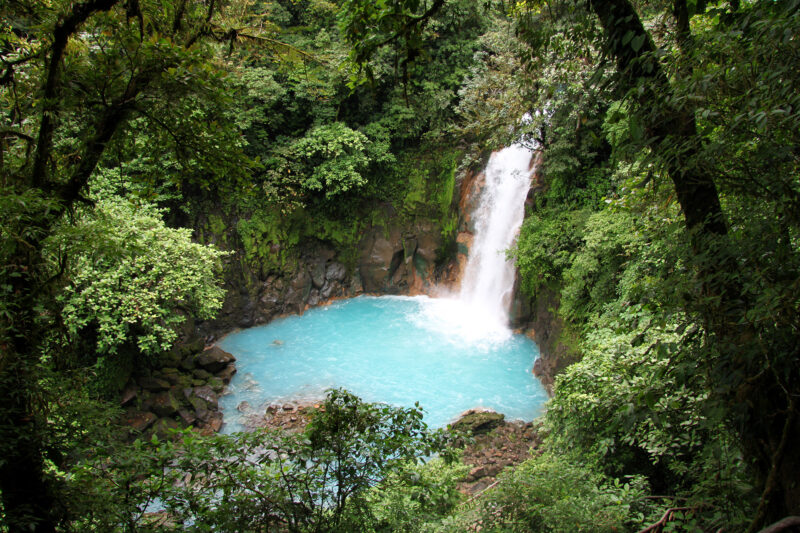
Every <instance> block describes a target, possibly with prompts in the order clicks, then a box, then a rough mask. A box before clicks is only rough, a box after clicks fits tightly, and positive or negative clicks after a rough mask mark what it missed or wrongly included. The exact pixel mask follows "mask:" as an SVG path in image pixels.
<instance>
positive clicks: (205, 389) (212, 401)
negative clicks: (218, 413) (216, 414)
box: [192, 385, 219, 409]
mask: <svg viewBox="0 0 800 533" xmlns="http://www.w3.org/2000/svg"><path fill="white" fill-rule="evenodd" d="M192 394H193V395H194V396H197V397H198V398H200V399H202V400H205V401H206V402H207V403H208V405H210V406H212V408H213V409H216V408H217V400H218V399H219V398H218V396H217V394H216V393H215V392H214V391H213V390H212V389H211V387H209V386H208V385H203V386H202V387H195V388H194V391H192Z"/></svg>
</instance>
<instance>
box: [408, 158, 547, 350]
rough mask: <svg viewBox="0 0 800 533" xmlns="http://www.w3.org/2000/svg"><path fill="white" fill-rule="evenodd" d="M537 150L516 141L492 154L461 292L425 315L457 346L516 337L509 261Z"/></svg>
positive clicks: (475, 215) (425, 324)
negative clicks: (512, 326)
mask: <svg viewBox="0 0 800 533" xmlns="http://www.w3.org/2000/svg"><path fill="white" fill-rule="evenodd" d="M532 156H533V153H532V152H531V151H530V150H529V149H527V148H525V147H523V146H521V145H513V146H510V147H508V148H504V149H502V150H500V151H498V152H495V153H493V154H492V156H491V158H490V159H489V163H488V164H487V166H486V170H485V176H486V183H485V185H484V187H483V190H482V191H481V197H480V201H479V206H478V208H477V209H476V211H475V212H474V213H473V214H472V217H473V219H474V220H475V221H476V223H475V238H474V239H473V243H472V246H471V247H470V251H469V258H468V259H467V265H466V267H465V272H464V276H463V278H462V282H461V292H460V294H458V295H455V296H454V297H450V298H437V299H434V300H432V301H431V302H430V304H429V305H427V306H426V307H425V308H424V310H423V312H422V313H421V315H420V317H419V323H420V326H422V327H425V328H428V329H431V330H434V331H437V332H439V333H442V334H445V335H448V336H449V337H450V338H451V339H452V341H453V343H454V344H459V343H464V342H466V343H470V344H478V345H483V346H484V347H485V348H487V349H488V347H489V346H491V345H493V344H496V343H498V342H504V341H506V340H508V339H510V338H511V335H512V332H511V330H510V329H509V327H508V309H509V306H510V304H511V296H512V291H513V289H514V274H515V269H514V264H513V262H512V261H507V260H506V250H508V249H509V248H510V247H511V246H512V245H513V244H514V240H515V239H516V236H517V232H518V231H519V227H520V225H521V224H522V219H523V218H524V215H525V198H526V197H527V194H528V188H529V187H530V181H531V175H532V174H533V172H532V169H531V168H530V164H531V157H532Z"/></svg>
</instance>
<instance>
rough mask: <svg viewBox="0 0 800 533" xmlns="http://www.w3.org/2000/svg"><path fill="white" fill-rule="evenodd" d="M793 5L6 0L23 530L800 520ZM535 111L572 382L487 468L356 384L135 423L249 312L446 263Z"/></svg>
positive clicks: (361, 289)
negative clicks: (284, 416) (136, 391)
mask: <svg viewBox="0 0 800 533" xmlns="http://www.w3.org/2000/svg"><path fill="white" fill-rule="evenodd" d="M798 7H800V2H798V1H797V0H780V1H766V0H751V1H744V0H741V1H740V0H731V1H721V2H705V1H702V0H696V1H689V0H674V1H672V2H662V1H655V0H653V1H651V0H641V1H640V0H608V1H600V0H579V1H573V0H553V1H525V0H523V1H520V2H507V1H504V0H486V1H477V0H380V1H373V0H333V1H327V0H275V1H269V0H81V1H77V2H75V1H66V0H44V1H43V0H6V1H5V2H3V3H2V4H0V102H2V104H1V105H2V108H0V148H1V149H0V233H1V235H2V240H0V295H1V297H0V531H3V532H5V531H7V532H9V533H16V532H22V531H37V532H52V531H168V530H192V531H194V530H196V531H273V530H274V531H454V532H455V531H478V530H480V531H639V530H642V529H644V530H646V531H751V532H754V531H760V530H762V528H765V527H767V526H769V525H770V524H773V523H776V522H778V521H780V520H782V519H785V521H784V522H782V523H781V524H782V525H779V526H777V529H773V530H772V531H777V530H784V531H789V530H791V529H789V528H791V527H798V524H800V518H797V516H798V515H800V446H798V442H800V419H799V418H798V415H799V414H800V413H798V402H799V401H800V354H799V353H798V350H800V342H798V339H799V338H800V318H799V317H800V250H799V249H798V246H800V218H798V217H800V168H798V165H799V164H800V153H799V152H798V146H800V143H799V141H800V138H798V136H799V135H800V118H798V111H800V92H798V90H797V88H798V87H800V43H799V42H798V35H800V9H798ZM523 116H527V119H526V120H522V117H523ZM518 139H524V140H525V142H526V143H528V144H529V145H530V146H531V147H535V148H536V149H537V150H539V151H540V160H541V162H540V164H539V166H538V168H537V171H536V175H535V178H534V183H533V185H532V188H531V192H530V194H529V196H528V202H527V215H526V220H525V222H524V224H523V227H522V229H521V232H520V236H519V239H518V244H517V246H516V247H515V248H514V249H512V250H509V252H508V253H509V255H510V256H512V257H513V258H514V259H515V261H516V263H517V265H518V269H519V288H518V295H517V298H516V301H515V303H514V306H513V319H514V325H515V326H519V327H521V328H527V329H528V330H529V331H531V334H532V335H535V336H536V338H537V341H538V342H540V345H541V346H542V348H543V351H544V352H546V353H545V357H544V358H543V360H542V362H541V363H540V364H539V365H538V369H537V371H541V372H544V373H545V377H546V379H548V380H552V379H553V377H554V382H553V383H552V391H553V397H552V399H551V401H550V402H549V403H548V405H547V410H546V414H545V415H544V416H543V417H542V419H541V420H540V421H538V422H537V426H538V430H537V431H538V438H539V439H540V440H541V443H540V444H539V446H538V447H537V450H536V452H535V453H533V454H531V456H530V458H529V459H527V460H526V461H525V462H523V463H522V464H520V465H518V466H516V467H513V468H507V469H506V470H505V471H504V472H503V473H502V474H501V475H500V477H499V478H498V481H497V483H496V484H495V485H494V486H493V487H492V488H490V489H489V490H487V491H485V492H483V493H481V494H480V495H479V496H477V497H475V498H470V499H467V498H466V497H464V496H463V495H461V494H460V493H459V492H458V490H457V488H456V487H457V484H458V482H459V480H460V479H463V477H464V476H465V474H466V472H468V471H469V468H468V467H464V466H463V465H462V463H461V462H460V461H459V455H460V453H461V452H460V451H459V445H460V444H463V442H462V437H460V436H457V435H453V434H449V433H447V432H444V431H431V430H429V429H428V428H426V427H425V425H424V423H423V421H422V418H421V417H422V415H421V411H420V409H419V408H393V407H387V406H383V405H372V404H368V403H364V402H362V401H361V400H360V399H358V398H356V397H354V396H352V395H351V394H349V393H348V392H346V391H341V390H338V391H332V392H331V393H330V395H329V396H328V398H327V399H326V401H325V402H324V404H323V405H322V408H321V409H319V410H318V411H317V412H316V413H315V414H314V415H313V416H312V418H311V422H310V424H309V425H308V427H307V428H306V429H305V431H304V432H301V433H294V434H284V433H280V432H273V431H267V430H259V431H255V432H253V433H249V434H247V435H242V436H238V437H232V436H228V435H216V434H214V431H213V429H214V428H213V423H212V419H213V417H211V418H210V419H208V420H206V421H205V422H206V423H207V424H208V425H207V427H205V428H203V429H209V428H211V430H207V431H202V432H198V431H195V430H194V429H196V427H197V426H198V423H194V424H193V423H192V422H191V421H187V419H186V418H184V420H183V422H181V420H180V419H179V418H177V417H176V420H175V421H174V424H171V425H170V424H168V426H169V427H160V428H159V429H158V431H156V427H155V426H150V425H149V424H150V423H151V422H152V421H149V422H148V425H146V426H143V429H144V430H146V431H143V432H142V433H141V434H139V433H136V431H135V430H132V429H131V424H125V423H123V421H124V420H125V415H124V413H123V411H122V408H121V406H120V398H121V394H122V395H123V396H124V391H125V389H126V385H127V384H129V383H131V380H132V379H138V380H139V383H141V382H142V381H141V380H142V379H150V380H151V381H152V382H154V383H155V385H154V390H159V389H158V387H161V381H159V380H161V379H162V377H163V376H164V375H162V374H160V375H159V376H161V377H156V376H155V374H151V370H154V369H162V368H164V367H180V366H181V365H188V366H187V368H189V369H190V370H191V369H195V377H196V376H197V375H198V374H197V372H196V370H197V369H196V368H195V366H194V365H195V364H196V363H197V364H198V365H200V366H203V365H205V363H202V364H201V363H199V362H197V359H192V356H193V354H194V353H195V352H197V351H198V350H200V349H202V347H203V345H204V344H206V343H209V342H213V340H214V339H215V338H217V337H218V336H219V335H221V334H224V333H226V332H228V331H230V330H232V329H233V328H236V327H248V326H251V325H255V324H260V323H264V322H267V321H269V320H271V319H272V318H274V317H277V316H280V315H283V314H287V313H296V312H302V311H303V310H304V309H306V308H308V307H309V306H314V305H316V304H319V303H321V302H324V301H325V300H328V299H330V298H336V297H346V296H352V295H357V294H362V293H380V294H384V293H411V292H416V293H420V292H425V291H426V290H428V289H430V288H431V287H433V286H435V285H436V284H440V283H441V284H446V283H452V282H453V280H454V279H455V276H456V272H457V270H458V265H459V260H460V258H463V255H464V254H465V253H466V252H467V248H468V240H467V239H465V238H464V236H465V235H468V234H469V232H470V225H471V221H470V220H469V204H470V198H469V196H468V194H467V192H468V189H469V187H470V186H471V184H473V183H474V182H476V181H479V175H478V174H479V172H480V169H481V168H482V166H483V165H484V163H485V162H486V160H487V158H488V155H489V154H490V153H491V151H492V150H495V149H497V148H500V147H502V146H504V145H508V144H510V143H512V142H515V141H516V140H518ZM187 357H188V358H189V360H190V361H189V362H188V363H186V361H187ZM213 364H215V363H213V362H211V363H208V366H207V367H206V366H204V368H210V369H213V372H211V373H209V372H206V374H208V376H207V377H205V378H204V379H206V380H208V383H209V384H211V385H213V384H214V383H213V380H214V379H219V378H216V377H214V376H211V374H212V373H214V372H219V371H220V368H222V367H219V368H216V367H213V366H212V365H213ZM225 364H228V362H227V361H226V362H225ZM226 368H227V367H226ZM231 368H232V367H231ZM203 372H205V371H203ZM229 377H230V376H228V378H229ZM174 379H175V380H176V382H175V383H182V382H181V379H183V378H180V377H176V378H174ZM173 385H174V383H173ZM200 385H203V383H193V382H191V380H190V381H189V382H188V383H187V386H188V387H192V386H194V387H195V389H194V390H195V391H197V389H198V388H200V389H202V388H203V387H202V386H200ZM221 385H222V384H221V383H220V386H221ZM169 386H170V384H167V385H165V386H164V388H167V387H169ZM206 388H208V387H206ZM204 390H205V389H204ZM209 390H210V389H209ZM196 396H197V394H195V396H194V397H190V396H189V395H187V401H194V399H196ZM201 399H202V398H201ZM123 401H124V402H130V401H132V400H131V398H130V397H129V398H127V399H124V400H123ZM203 401H205V400H203ZM214 401H215V400H214ZM201 403H202V402H201ZM203 406H204V407H203V408H204V409H205V407H207V404H205V403H203ZM424 407H425V406H424V405H423V406H421V408H424ZM192 420H194V419H192ZM162 426H163V423H162ZM218 427H219V426H218V425H217V426H216V429H218ZM434 454H435V455H436V456H437V457H436V459H434V460H429V461H427V462H424V461H422V458H425V457H428V458H429V457H431V456H432V455H434ZM154 511H155V512H154Z"/></svg>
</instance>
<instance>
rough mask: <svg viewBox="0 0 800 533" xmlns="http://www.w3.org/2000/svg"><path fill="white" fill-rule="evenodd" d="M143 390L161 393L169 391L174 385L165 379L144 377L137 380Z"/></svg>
mask: <svg viewBox="0 0 800 533" xmlns="http://www.w3.org/2000/svg"><path fill="white" fill-rule="evenodd" d="M136 382H137V383H138V384H139V386H140V387H141V388H143V389H144V390H148V391H151V392H161V391H165V390H169V388H170V387H171V386H172V384H171V383H170V382H169V381H167V380H166V379H164V378H160V377H151V376H147V377H142V378H139V379H138V380H136Z"/></svg>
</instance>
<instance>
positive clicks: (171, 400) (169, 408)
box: [150, 391, 181, 417]
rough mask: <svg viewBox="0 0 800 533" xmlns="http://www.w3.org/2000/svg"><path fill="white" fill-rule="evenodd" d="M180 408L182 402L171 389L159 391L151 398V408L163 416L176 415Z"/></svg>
mask: <svg viewBox="0 0 800 533" xmlns="http://www.w3.org/2000/svg"><path fill="white" fill-rule="evenodd" d="M180 408H181V403H180V402H179V401H178V399H177V398H175V395H174V394H172V392H171V391H164V392H159V393H158V394H156V395H155V396H153V397H152V398H151V399H150V409H152V411H153V412H154V413H155V414H157V415H158V416H161V417H167V416H173V415H176V414H177V413H178V409H180Z"/></svg>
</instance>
